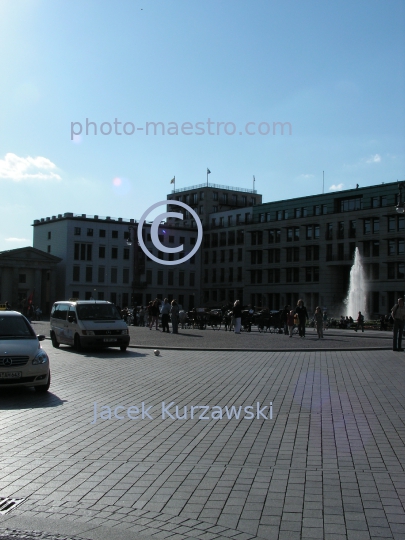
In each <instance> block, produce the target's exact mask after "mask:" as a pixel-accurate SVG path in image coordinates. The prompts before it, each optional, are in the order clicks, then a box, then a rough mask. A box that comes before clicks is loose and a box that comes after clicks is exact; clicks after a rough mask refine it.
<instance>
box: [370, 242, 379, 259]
mask: <svg viewBox="0 0 405 540" xmlns="http://www.w3.org/2000/svg"><path fill="white" fill-rule="evenodd" d="M372 247H373V257H379V256H380V242H379V241H378V240H376V241H374V242H372Z"/></svg>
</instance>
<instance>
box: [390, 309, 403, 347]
mask: <svg viewBox="0 0 405 540" xmlns="http://www.w3.org/2000/svg"><path fill="white" fill-rule="evenodd" d="M391 315H392V318H393V319H394V341H393V345H392V350H393V351H403V350H404V349H403V348H402V333H403V331H404V325H405V307H404V299H403V298H398V302H397V303H396V304H395V306H393V308H392V310H391Z"/></svg>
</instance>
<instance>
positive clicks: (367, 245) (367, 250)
mask: <svg viewBox="0 0 405 540" xmlns="http://www.w3.org/2000/svg"><path fill="white" fill-rule="evenodd" d="M363 257H370V242H363Z"/></svg>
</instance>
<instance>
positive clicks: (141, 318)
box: [139, 306, 145, 326]
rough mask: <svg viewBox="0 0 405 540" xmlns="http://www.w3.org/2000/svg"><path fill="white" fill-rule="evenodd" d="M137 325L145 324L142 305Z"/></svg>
mask: <svg viewBox="0 0 405 540" xmlns="http://www.w3.org/2000/svg"><path fill="white" fill-rule="evenodd" d="M139 326H145V308H144V307H143V306H141V308H140V310H139Z"/></svg>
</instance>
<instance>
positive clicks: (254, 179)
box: [253, 175, 256, 193]
mask: <svg viewBox="0 0 405 540" xmlns="http://www.w3.org/2000/svg"><path fill="white" fill-rule="evenodd" d="M255 182H256V178H255V176H254V175H253V193H254V191H255Z"/></svg>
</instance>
